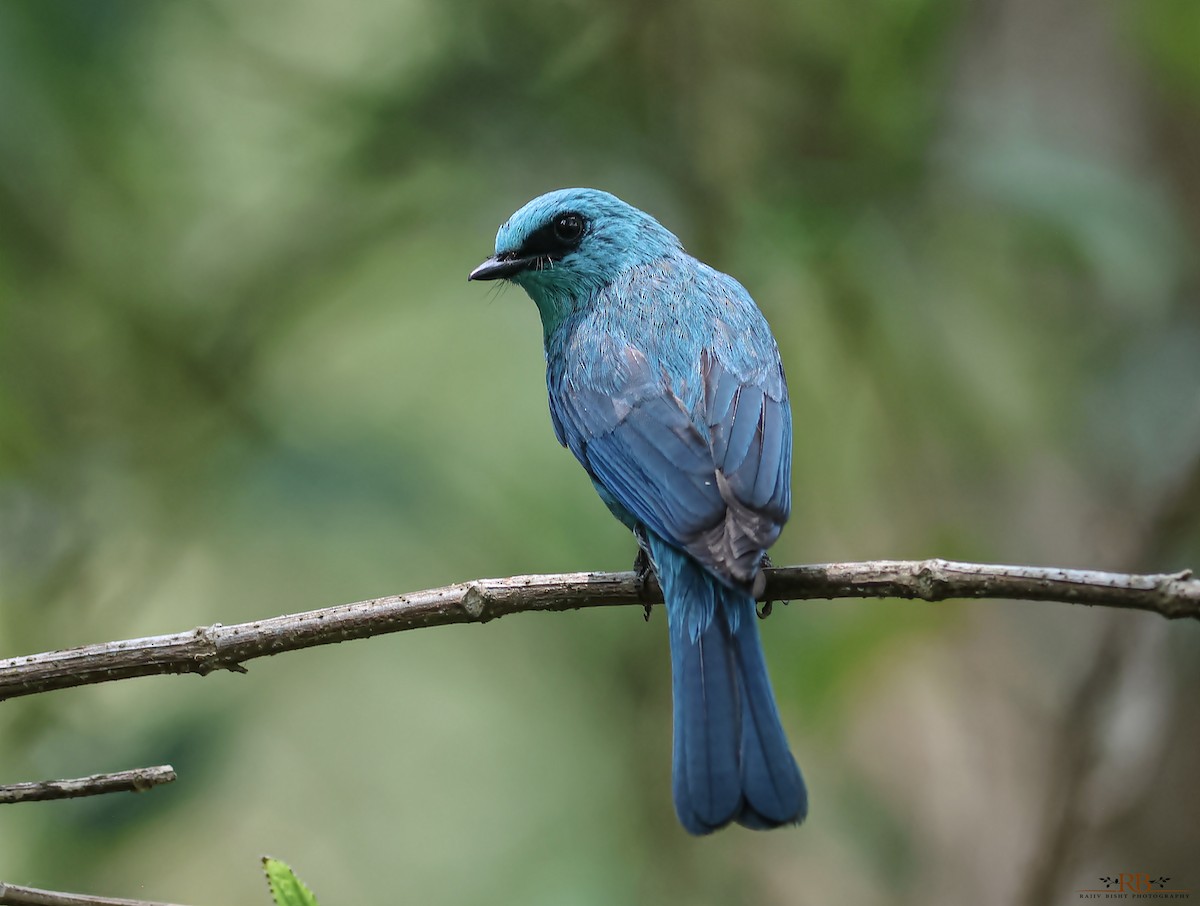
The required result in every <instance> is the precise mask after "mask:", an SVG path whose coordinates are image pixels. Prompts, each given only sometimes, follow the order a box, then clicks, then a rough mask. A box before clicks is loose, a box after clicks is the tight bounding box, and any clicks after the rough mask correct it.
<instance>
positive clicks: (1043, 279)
mask: <svg viewBox="0 0 1200 906" xmlns="http://www.w3.org/2000/svg"><path fill="white" fill-rule="evenodd" d="M567 185H590V186H597V187H601V188H605V189H608V190H611V191H613V192H615V193H617V194H618V195H621V196H622V197H624V198H625V199H626V200H628V201H630V202H632V203H634V204H636V205H637V206H639V207H641V208H643V209H645V210H648V211H650V212H651V213H653V214H655V215H656V216H657V217H658V218H659V219H660V220H662V221H663V223H665V224H666V225H667V226H668V227H670V228H671V229H672V230H674V231H675V232H676V233H678V234H679V235H680V237H681V238H682V239H683V240H684V243H685V245H687V247H688V248H689V250H691V251H692V252H694V253H695V254H697V255H699V256H701V257H703V258H704V259H706V260H707V261H709V262H710V263H712V264H714V265H715V266H717V267H719V268H721V269H722V270H725V271H728V272H730V273H732V274H734V275H736V276H737V277H738V278H739V279H740V280H741V281H742V282H743V283H744V284H745V285H746V286H747V287H748V288H749V289H750V291H751V293H752V294H753V295H754V296H755V298H756V299H757V300H758V302H759V304H760V306H761V307H762V308H763V310H764V311H765V312H766V314H767V317H768V319H769V320H770V321H771V323H772V325H773V327H774V330H775V333H776V336H777V337H778V340H779V343H780V346H781V348H782V352H783V357H784V361H785V364H786V367H787V369H788V375H789V380H790V383H791V387H792V396H793V406H794V409H795V414H796V454H795V474H794V500H795V507H794V515H793V519H792V522H791V524H789V526H788V528H787V530H786V531H785V533H784V536H783V538H782V540H781V541H780V543H779V544H778V546H777V547H776V548H775V550H774V551H773V556H774V559H775V561H776V562H777V563H800V562H818V561H827V560H859V559H869V558H875V557H926V556H945V557H957V558H964V559H981V560H988V561H998V562H1013V563H1022V562H1025V563H1034V564H1044V565H1067V566H1087V567H1101V568H1111V569H1159V568H1164V569H1166V568H1170V569H1178V568H1182V567H1185V566H1191V567H1200V518H1198V517H1197V513H1198V512H1200V255H1198V254H1197V245H1198V243H1197V235H1198V234H1200V4H1197V3H1196V2H1195V0H1136V2H1134V0H1128V2H1121V0H1053V2H1050V0H986V2H985V0H975V2H968V0H959V2H955V0H852V2H845V3H834V2H830V0H799V2H793V3H770V2H765V0H749V2H746V3H742V4H729V3H721V2H716V0H704V2H695V3H683V2H659V3H651V4H645V3H638V2H634V0H615V2H608V3H584V2H581V0H561V2H554V0H527V2H524V3H512V2H492V3H488V2H483V0H440V2H439V0H390V2H375V0H360V2H354V3H349V4H331V3H322V2H318V0H301V2H292V3H278V2H275V3H270V2H234V0H203V2H201V0H197V2H190V3H154V2H134V0H124V2H103V0H88V2H75V0H71V2H46V0H31V2H21V0H11V2H6V3H4V4H3V5H0V656H13V655H18V654H27V653H33V652H36V651H43V650H49V649H53V648H60V647H67V646H71V645H77V644H83V643H88V642H98V641H104V640H109V639H116V638H124V637H130V636H138V635H147V634H154V633H160V632H171V631H178V630H182V629H187V628H190V627H193V626H196V625H201V624H207V623H211V622H216V621H220V622H224V623H233V622H238V621H242V620H249V619H253V618H256V617H262V616H269V615H274V614H278V613H284V612H289V611H297V610H303V609H310V608H314V607H319V606H323V605H329V604H336V603H342V602H347V601H353V600H357V599H362V598H367V597H372V596H376V595H380V594H386V593H396V592H403V591H411V590H416V589H420V588H427V587H432V586H437V585H441V584H445V583H449V582H454V581H461V580H466V579H471V578H475V577H480V576H503V575H509V574H517V573H530V572H558V571H569V570H592V569H626V568H628V567H629V565H630V563H631V562H632V558H633V554H634V545H633V543H632V540H631V539H630V537H629V536H628V534H627V533H626V532H625V531H624V529H622V528H621V527H620V526H619V525H618V524H617V523H616V522H615V521H614V520H612V518H611V517H610V516H609V514H608V513H607V511H606V510H605V509H604V507H603V506H602V505H601V504H600V502H599V501H598V500H597V499H596V498H595V496H594V494H593V491H592V489H591V487H590V485H589V483H588V481H587V480H586V478H585V476H584V475H583V473H582V472H581V471H580V469H579V468H578V466H577V465H576V464H575V462H574V461H573V460H572V458H571V456H570V455H569V454H568V453H566V452H565V451H563V450H562V449H561V448H559V447H558V445H557V444H556V443H555V441H554V437H553V433H552V430H551V427H550V422H549V418H548V416H547V412H546V404H545V399H544V395H545V389H544V383H543V373H542V367H543V363H542V354H541V348H540V329H539V326H538V322H537V316H536V312H535V310H534V308H533V305H532V304H531V303H530V302H529V300H528V299H527V298H526V297H525V296H524V294H523V293H522V292H520V291H519V290H516V289H509V290H506V291H500V292H498V293H496V292H492V291H489V288H487V287H481V286H476V285H468V284H467V283H466V279H465V278H466V274H467V272H468V270H469V269H470V268H471V267H472V266H473V265H475V264H476V263H478V262H479V261H480V260H481V259H482V258H483V257H484V256H486V255H487V254H488V253H490V251H491V249H492V241H493V237H494V234H495V228H496V226H497V225H498V224H499V223H500V222H501V221H503V220H504V219H506V218H507V216H508V215H509V214H510V213H511V212H512V211H513V210H515V209H516V208H517V207H518V206H520V205H521V204H522V203H524V202H525V201H526V200H527V199H528V198H530V197H532V196H534V195H536V194H539V193H541V192H543V191H546V190H548V189H551V188H556V187H560V186H567ZM763 630H764V634H765V636H766V645H767V649H768V659H769V661H770V663H771V666H772V670H773V677H774V680H775V687H776V690H777V693H778V696H779V700H780V706H781V709H782V711H783V714H784V723H785V725H786V726H787V727H788V730H789V733H790V736H791V739H792V742H793V747H794V749H795V751H796V754H797V757H798V760H799V761H800V764H801V765H802V767H803V769H804V771H805V773H806V775H807V777H808V781H809V784H810V787H811V794H812V813H811V817H810V818H809V821H808V823H807V825H806V826H804V827H803V828H801V829H799V830H790V831H783V832H775V833H771V834H766V835H763V834H752V833H749V832H746V831H743V830H741V829H733V830H728V831H725V832H723V833H721V834H719V835H716V836H714V837H712V838H708V839H703V840H694V839H691V838H689V837H687V836H686V835H685V834H684V833H683V832H682V831H681V830H680V829H679V828H678V826H677V825H676V823H675V818H674V815H673V811H672V806H671V801H670V792H669V772H670V764H669V762H670V757H669V756H670V687H669V680H668V662H667V656H666V639H665V632H664V622H663V619H662V615H661V613H656V614H655V615H654V618H653V619H652V620H651V622H650V625H648V626H647V625H645V624H644V623H643V622H642V618H641V614H640V612H639V611H638V610H636V609H633V608H622V609H613V610H602V611H593V612H586V613H573V614H562V615H528V616H519V617H513V618H510V619H505V620H503V621H500V622H498V623H491V624H488V625H486V626H483V627H479V626H460V627H451V628H446V629H438V630H428V631H420V632H411V633H403V634H400V635H395V636H389V637H385V638H379V639H374V640H371V641H366V642H355V643H350V644H345V645H339V646H334V647H330V648H324V649H320V650H315V651H308V652H301V653H295V654H290V655H287V656H286V657H280V658H278V659H273V660H268V661H257V662H255V663H253V664H252V665H251V669H250V672H249V674H248V675H246V676H235V675H232V674H218V675H214V676H211V677H209V678H206V679H203V680H201V679H198V678H196V677H156V678H148V679H141V680H136V681H130V682H122V683H116V684H111V685H108V686H93V687H88V688H82V689H76V690H69V691H62V692H56V693H51V694H46V695H42V696H37V697H34V698H27V699H19V700H13V701H9V702H6V703H4V704H3V705H0V783H9V782H16V781H21V780H32V779H40V778H50V777H64V776H78V775H82V774H88V773H93V772H97V771H111V770H119V769H123V768H128V767H134V766H139V765H146V764H157V763H161V762H170V763H173V764H174V765H175V767H176V768H177V769H178V771H179V774H180V780H179V782H178V783H176V784H174V785H173V786H170V787H166V788H162V789H158V790H155V791H154V792H151V793H147V794H144V795H139V796H130V795H120V796H108V797H102V798H99V799H95V800H80V801H72V802H60V803H46V804H26V805H17V806H7V807H4V809H3V811H0V879H3V880H6V881H8V882H11V883H17V884H26V885H33V886H42V887H48V888H53V889H61V890H76V891H86V892H90V893H94V894H103V895H109V896H130V897H141V898H148V899H163V900H172V901H176V902H183V903H189V904H197V906H201V904H217V903H220V904H228V906H240V904H248V906H249V904H263V903H264V902H265V901H266V893H265V888H264V885H263V883H262V881H261V877H260V875H259V867H258V856H259V855H260V854H262V853H270V854H272V855H275V856H278V857H281V858H284V859H286V860H288V861H289V862H291V863H292V864H293V865H294V866H295V867H296V869H297V871H298V872H299V874H300V875H301V876H302V877H303V878H304V879H305V880H306V881H307V882H308V883H309V884H310V886H312V887H313V888H314V890H315V891H316V892H317V893H318V895H319V896H321V897H322V898H323V902H326V903H331V904H332V903H344V904H348V903H354V904H367V903H421V904H431V906H439V904H476V903H520V904H555V906H562V904H581V906H582V904H615V903H646V904H669V903H687V904H695V906H703V904H718V903H720V904H730V903H747V904H829V903H835V902H836V903H854V904H868V906H870V904H889V903H902V904H907V903H911V904H929V903H954V904H963V903H972V904H976V903H977V904H990V903H997V904H1000V903H1030V904H1038V903H1058V902H1066V901H1067V900H1068V899H1073V898H1074V897H1075V894H1074V893H1072V891H1074V890H1075V889H1077V888H1081V887H1087V886H1093V885H1094V882H1095V876H1098V875H1104V874H1115V873H1117V872H1121V871H1130V872H1140V871H1146V872H1152V873H1154V874H1163V875H1168V876H1172V877H1174V878H1176V879H1177V880H1178V881H1179V882H1181V883H1183V884H1184V885H1185V886H1191V887H1193V888H1200V863H1198V862H1197V860H1196V853H1197V852H1198V851H1200V829H1198V826H1197V824H1196V819H1195V816H1196V814H1197V812H1198V811H1200V780H1198V778H1197V774H1196V772H1195V764H1196V758H1197V755H1198V753H1200V712H1198V711H1197V709H1196V708H1195V689H1196V684H1197V682H1198V681H1200V657H1198V655H1200V631H1198V629H1197V627H1196V626H1195V625H1194V624H1190V625H1183V624H1168V623H1167V622H1165V621H1163V620H1160V619H1158V618H1154V617H1150V616H1146V615H1140V614H1122V613H1117V612H1106V611H1103V610H1100V609H1097V610H1085V609H1082V608H1077V607H1070V606H1067V605H1054V604H1021V603H1012V604H1005V603H945V604H940V605H929V604H906V603H899V602H875V601H865V602H864V601H840V602H834V603H827V602H812V603H804V604H794V605H792V606H790V607H787V608H782V607H780V608H777V609H776V612H775V615H774V616H773V617H772V618H771V619H770V620H769V621H767V622H766V623H765V624H764V627H763Z"/></svg>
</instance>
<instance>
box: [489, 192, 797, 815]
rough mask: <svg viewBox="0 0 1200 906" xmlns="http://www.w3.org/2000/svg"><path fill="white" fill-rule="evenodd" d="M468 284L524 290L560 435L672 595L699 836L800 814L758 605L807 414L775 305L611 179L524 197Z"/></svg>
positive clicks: (677, 735) (686, 787)
mask: <svg viewBox="0 0 1200 906" xmlns="http://www.w3.org/2000/svg"><path fill="white" fill-rule="evenodd" d="M467 279H468V280H505V281H508V282H510V283H513V284H516V285H517V286H520V287H521V288H522V289H524V290H525V292H526V293H527V294H528V295H529V297H530V298H531V299H532V300H533V303H534V304H535V305H536V306H537V309H538V313H539V314H540V316H541V323H542V335H543V336H542V338H543V345H544V347H545V355H546V386H547V391H548V395H549V402H550V418H551V421H552V423H553V426H554V432H555V435H556V437H557V439H558V441H559V443H560V444H562V445H563V446H564V447H566V448H567V449H569V450H570V451H571V453H573V454H574V455H575V458H576V459H578V460H579V462H580V463H581V464H582V466H583V468H584V469H585V470H586V471H587V474H588V476H589V477H590V478H591V480H592V483H593V485H594V486H595V489H596V491H597V493H598V494H599V495H600V499H601V500H602V501H603V502H604V503H605V505H606V506H607V507H608V509H609V510H610V511H611V512H612V514H613V515H614V516H615V517H616V518H617V519H618V520H620V521H621V522H622V523H624V525H625V526H627V527H628V528H629V529H630V530H631V531H632V532H633V533H634V536H635V538H636V539H637V542H638V545H639V562H640V563H642V564H645V562H646V560H648V562H649V567H650V568H651V569H653V571H654V573H655V575H656V577H657V579H658V582H659V585H660V587H661V589H662V592H663V597H664V601H665V604H666V611H667V628H668V636H669V645H670V652H671V676H672V681H671V689H672V701H673V712H674V720H673V743H672V784H671V785H672V794H673V800H674V805H675V812H676V815H677V816H678V818H679V822H680V823H681V824H682V826H683V827H684V829H685V830H686V831H688V832H689V833H691V834H694V835H697V836H700V835H705V834H709V833H712V832H713V831H715V830H718V829H719V828H722V827H724V826H726V825H728V824H730V823H732V822H736V823H738V824H740V825H742V826H744V827H748V828H751V829H755V830H765V829H769V828H775V827H780V826H784V825H792V824H799V823H800V822H802V821H803V820H804V818H805V817H806V815H807V813H808V792H807V789H806V787H805V784H804V779H803V777H802V776H801V773H800V769H799V768H798V766H797V764H796V761H795V758H794V757H793V756H792V752H791V749H790V747H789V745H788V740H787V736H786V734H785V732H784V730H783V726H782V723H781V721H780V716H779V710H778V707H777V706H776V703H775V697H774V694H773V692H772V689H771V684H770V679H769V677H768V674H767V665H766V661H765V659H764V656H763V650H762V644H761V641H760V639H759V632H758V626H757V622H758V621H757V619H756V617H757V613H756V606H755V599H756V595H758V594H760V593H761V591H762V589H763V586H764V583H765V579H764V575H763V565H764V561H765V556H766V550H767V548H769V547H770V546H771V544H772V543H774V541H775V540H776V539H777V538H778V537H779V533H780V530H781V529H782V527H783V525H784V523H785V522H786V521H787V518H788V515H789V513H790V509H791V459H792V413H791V407H790V403H789V400H788V390H787V382H786V379H785V377H784V372H783V365H782V362H781V360H780V355H779V350H778V347H777V345H776V342H775V338H774V336H773V335H772V333H771V330H770V328H769V327H768V325H767V322H766V319H765V318H764V316H763V314H762V312H761V311H760V310H759V308H758V306H757V305H755V303H754V301H753V299H751V297H750V294H749V293H748V292H747V291H746V290H745V288H744V287H743V286H742V285H741V284H740V283H738V282H737V281H736V280H735V279H734V278H732V277H730V276H728V275H727V274H724V273H722V272H720V271H718V270H716V269H714V268H712V267H709V266H708V265H706V264H704V263H702V262H701V261H699V260H698V259H696V258H694V257H692V256H691V255H689V254H688V253H687V252H686V251H684V248H683V244H682V243H681V242H680V240H679V239H678V237H676V236H675V234H673V233H672V232H670V231H669V230H668V229H666V228H665V227H664V226H662V225H661V224H660V223H659V222H658V221H657V220H656V219H655V218H654V217H652V216H651V215H649V214H647V213H645V212H643V211H641V210H639V209H638V208H635V207H633V206H632V205H630V204H627V203H626V202H624V201H622V200H621V199H619V198H617V197H616V196H615V195H612V194H610V193H608V192H604V191H601V190H599V189H587V188H571V189H559V190H556V191H552V192H548V193H546V194H544V195H541V196H539V197H537V198H534V199H533V200H532V201H530V202H528V203H527V204H525V205H524V206H523V207H521V208H520V209H519V210H518V211H516V213H514V214H513V215H512V216H511V217H509V219H508V220H507V221H506V222H505V223H504V224H503V225H502V226H501V227H500V229H499V231H498V232H497V234H496V245H495V253H494V254H493V255H491V256H490V257H488V258H487V259H486V260H484V261H483V263H481V264H480V265H479V266H478V267H476V268H475V269H474V270H472V271H471V272H470V274H469V276H468V278H467Z"/></svg>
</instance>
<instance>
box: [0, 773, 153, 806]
mask: <svg viewBox="0 0 1200 906" xmlns="http://www.w3.org/2000/svg"><path fill="white" fill-rule="evenodd" d="M174 779H175V769H174V768H173V767H171V766H170V765H169V764H160V765H157V766H155V767H152V768H134V769H133V770H131V771H117V772H115V773H112V774H92V775H91V776H90V777H77V778H75V779H74V780H36V781H32V782H30V783H14V784H10V785H9V786H0V805H3V804H6V803H12V802H43V801H45V800H47V799H75V798H78V797H80V796H99V795H102V794H104V793H140V792H142V791H143V790H148V789H150V788H151V787H155V786H158V785H159V784H163V783H170V782H171V781H172V780H174Z"/></svg>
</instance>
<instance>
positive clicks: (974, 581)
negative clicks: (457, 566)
mask: <svg viewBox="0 0 1200 906" xmlns="http://www.w3.org/2000/svg"><path fill="white" fill-rule="evenodd" d="M818 598H909V599H919V600H924V601H941V600H945V599H947V598H1010V599H1013V598H1019V599H1025V600H1031V601H1061V602H1064V603H1074V604H1097V605H1103V606H1106V607H1120V608H1127V609H1131V610H1143V611H1147V612H1149V613H1156V614H1159V615H1161V616H1164V617H1168V618H1172V619H1176V618H1182V617H1191V618H1193V619H1200V581H1198V580H1195V579H1192V578H1191V573H1189V572H1181V573H1164V574H1157V575H1126V574H1121V573H1106V572H1095V571H1091V570H1077V569H1046V568H1039V567H1031V566H992V565H986V564H979V563H956V562H953V561H949V560H920V561H906V560H874V561H869V562H866V563H828V564H822V565H816V566H789V567H782V568H778V569H769V570H767V587H766V591H765V593H764V594H763V599H764V600H768V601H787V600H810V599H818ZM661 602H662V593H661V592H660V591H659V589H658V586H657V584H656V583H655V582H654V581H653V579H651V580H648V581H647V582H645V583H642V582H640V581H639V580H638V578H637V576H636V575H635V574H634V573H632V572H626V573H567V574H563V575H548V576H515V577H513V578H508V579H479V580H477V581H474V582H464V583H461V584H458V585H448V586H446V587H445V588H435V589H430V590H427V591H418V592H413V593H412V594H407V595H396V596H390V597H385V598H376V599H374V600H370V601H360V602H358V603H355V604H342V605H339V606H337V607H327V608H324V609H322V610H312V611H309V612H307V613H299V614H291V615H286V616H279V617H271V618H270V619H265V620H255V621H254V622H251V623H238V624H235V625H232V626H223V625H221V624H220V623H217V624H214V625H212V626H202V627H199V628H197V629H192V630H189V631H187V632H178V633H174V634H172V635H160V636H151V637H149V638H143V639H129V640H126V641H121V642H106V643H103V644H98V645H85V646H83V647H80V648H71V649H67V650H64V651H51V652H47V653H45V654H33V655H28V656H24V657H14V658H8V659H6V660H0V701H2V700H4V699H9V698H17V697H18V696H22V695H33V694H35V693H39V692H47V691H50V690H52V689H66V688H70V687H73V686H84V685H88V684H91V683H104V682H109V681H112V680H119V679H127V678H129V677H134V676H150V675H153V674H160V673H198V674H200V675H202V676H203V675H205V674H208V673H211V672H213V671H214V670H232V671H236V672H239V673H240V672H245V667H243V666H242V665H243V663H244V662H246V661H249V660H252V659H253V658H258V657H264V656H267V655H273V654H280V653H282V652H284V651H295V650H297V649H300V648H312V647H314V646H317V645H328V644H332V643H334V642H344V641H346V640H348V639H361V638H367V637H369V636H375V635H382V634H384V633H389V632H401V631H403V630H407V629H419V628H421V627H425V626H445V625H449V624H452V623H484V622H487V621H488V620H492V619H495V618H497V617H502V616H505V615H507V614H511V613H522V612H525V611H539V610H540V611H561V610H573V609H578V608H581V607H602V606H616V605H630V604H634V605H639V606H643V605H647V604H656V603H661Z"/></svg>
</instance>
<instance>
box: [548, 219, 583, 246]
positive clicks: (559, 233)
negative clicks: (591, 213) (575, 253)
mask: <svg viewBox="0 0 1200 906" xmlns="http://www.w3.org/2000/svg"><path fill="white" fill-rule="evenodd" d="M582 235H583V217H581V216H580V215H579V214H559V215H558V216H557V217H555V218H554V238H555V239H557V240H558V241H559V242H566V243H571V242H575V241H576V240H578V239H579V237H580V236H582Z"/></svg>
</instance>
